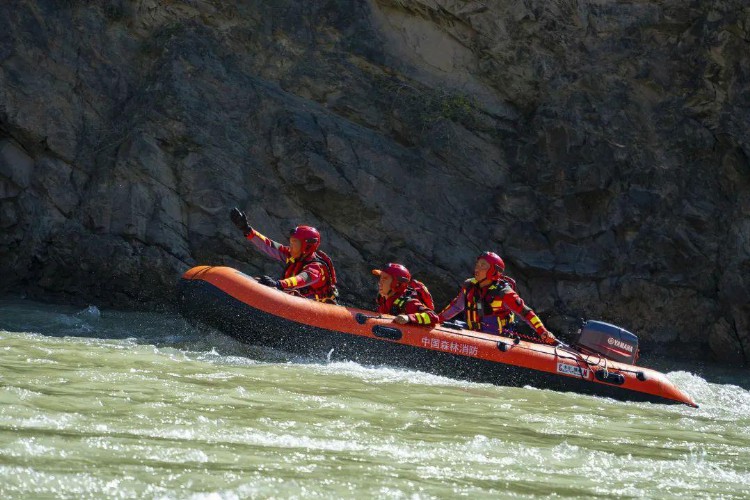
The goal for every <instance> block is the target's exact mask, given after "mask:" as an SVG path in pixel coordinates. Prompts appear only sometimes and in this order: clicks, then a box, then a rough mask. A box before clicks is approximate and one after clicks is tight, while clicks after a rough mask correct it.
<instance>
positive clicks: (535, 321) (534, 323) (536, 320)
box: [531, 316, 542, 327]
mask: <svg viewBox="0 0 750 500" xmlns="http://www.w3.org/2000/svg"><path fill="white" fill-rule="evenodd" d="M541 324H542V320H540V319H539V316H534V317H533V318H531V325H532V326H534V327H537V326H539V325H541Z"/></svg>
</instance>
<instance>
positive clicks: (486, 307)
mask: <svg viewBox="0 0 750 500" xmlns="http://www.w3.org/2000/svg"><path fill="white" fill-rule="evenodd" d="M514 285H515V281H514V280H513V279H511V278H508V277H507V276H504V275H502V276H501V278H500V279H499V280H497V281H494V282H492V283H491V284H490V285H489V286H487V287H485V288H481V287H480V286H479V283H477V281H476V280H475V279H470V280H467V283H466V284H465V285H464V293H465V294H466V306H465V307H466V324H467V326H468V327H469V330H475V331H481V330H484V331H487V329H488V328H489V329H491V332H489V333H502V331H503V329H508V328H509V327H510V326H511V325H512V324H513V323H515V320H516V317H515V314H513V311H511V310H509V309H503V310H502V311H501V312H500V313H493V311H492V309H493V307H492V303H493V302H494V301H496V300H502V298H503V296H504V295H505V292H504V291H503V290H505V288H507V287H511V288H513V289H515V286H514ZM483 327H484V328H483Z"/></svg>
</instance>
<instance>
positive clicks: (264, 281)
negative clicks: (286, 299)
mask: <svg viewBox="0 0 750 500" xmlns="http://www.w3.org/2000/svg"><path fill="white" fill-rule="evenodd" d="M258 281H259V282H260V284H261V285H266V286H270V287H271V288H278V289H279V290H283V288H281V283H280V282H279V280H275V279H273V278H272V277H270V276H263V277H262V278H260V279H259V280H258Z"/></svg>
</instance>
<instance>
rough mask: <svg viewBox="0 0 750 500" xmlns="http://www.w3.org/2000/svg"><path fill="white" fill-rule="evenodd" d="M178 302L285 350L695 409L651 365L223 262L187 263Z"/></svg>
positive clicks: (245, 337) (206, 319) (203, 318)
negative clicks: (457, 322)
mask: <svg viewBox="0 0 750 500" xmlns="http://www.w3.org/2000/svg"><path fill="white" fill-rule="evenodd" d="M178 300H179V304H180V311H181V313H182V314H183V316H185V317H187V318H189V319H193V320H197V321H199V322H202V323H205V324H207V325H210V326H213V327H215V328H217V329H219V330H221V331H223V332H224V333H226V334H228V335H231V336H233V337H235V338H237V339H239V340H242V341H245V342H248V343H251V344H256V345H264V346H270V347H274V348H278V349H282V350H285V351H289V352H294V353H299V354H304V355H310V356H321V357H322V356H327V357H328V359H337V360H350V361H356V362H359V363H363V364H384V365H389V366H398V367H407V368H414V369H418V370H423V371H426V372H430V373H435V374H439V375H445V376H448V377H452V378H458V379H465V380H472V381H477V382H489V383H493V384H498V385H508V386H525V385H530V386H534V387H539V388H545V389H553V390H560V391H571V392H578V393H584V394H595V395H601V396H607V397H612V398H615V399H620V400H626V401H649V402H654V403H681V404H686V405H689V406H693V407H697V405H696V404H695V403H694V402H693V400H692V399H691V398H690V397H689V396H688V395H686V394H685V393H684V392H682V391H680V390H679V389H678V388H677V387H676V386H675V385H674V384H673V383H672V382H670V381H669V380H668V379H667V378H666V377H665V376H664V374H662V373H659V372H657V371H654V370H651V369H648V368H643V367H640V366H635V365H633V364H626V363H622V362H617V361H613V360H611V359H607V358H606V357H604V356H603V355H601V354H596V353H591V352H588V354H585V353H582V352H579V350H576V349H573V348H571V347H568V346H548V345H543V344H536V343H531V342H526V341H523V340H519V339H517V338H516V339H512V338H508V337H502V336H497V335H490V334H485V333H481V332H474V331H470V330H463V329H460V328H456V327H448V326H445V325H438V326H436V327H434V328H427V327H420V326H416V325H414V326H412V325H398V324H396V323H393V317H392V316H389V315H380V314H377V313H374V312H372V311H366V310H362V309H357V308H352V307H344V306H340V305H331V304H323V303H320V302H315V301H313V300H308V299H303V298H299V297H294V296H292V295H288V294H285V293H283V292H281V291H279V290H276V289H273V288H269V287H266V286H263V285H261V284H259V283H257V282H256V281H255V280H254V279H253V278H251V277H250V276H247V275H245V274H243V273H241V272H240V271H237V270H236V269H232V268H229V267H211V266H199V267H194V268H192V269H190V270H189V271H187V272H186V273H185V274H184V275H183V277H182V280H181V282H180V286H179V299H178ZM614 342H615V344H617V341H616V340H615V341H614ZM612 343H613V341H612V340H610V344H612ZM625 347H627V346H625Z"/></svg>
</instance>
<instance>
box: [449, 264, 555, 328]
mask: <svg viewBox="0 0 750 500" xmlns="http://www.w3.org/2000/svg"><path fill="white" fill-rule="evenodd" d="M462 311H466V322H467V325H468V328H469V329H470V330H475V331H482V332H486V333H494V334H496V335H499V334H502V333H503V331H504V330H505V332H506V333H511V332H512V330H510V328H509V327H510V326H511V325H512V324H513V323H514V322H515V314H514V313H516V314H518V315H519V316H521V317H522V318H523V320H524V321H525V322H526V323H528V324H529V325H531V327H532V328H533V329H534V331H536V333H537V335H539V337H540V338H541V340H542V341H543V342H544V341H546V339H547V337H548V336H549V332H548V331H547V329H546V328H545V327H544V324H542V320H540V319H539V316H537V315H536V313H535V312H534V311H533V310H532V309H531V308H530V307H529V306H527V305H526V304H524V302H523V299H521V297H519V296H518V294H517V293H516V291H515V290H514V289H513V287H512V286H511V285H510V283H509V281H506V280H504V279H503V278H501V279H499V280H497V281H493V282H491V283H490V284H489V285H487V286H484V287H480V286H479V284H478V283H477V280H476V279H474V278H471V279H468V280H466V281H465V282H464V284H463V286H462V287H461V291H460V292H459V293H458V296H457V297H456V298H455V299H453V300H452V301H451V303H450V304H448V305H447V306H446V307H445V309H443V310H442V311H441V312H440V315H439V318H440V321H441V322H443V321H447V320H449V319H451V318H453V317H455V316H456V315H457V314H459V313H460V312H462Z"/></svg>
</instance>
